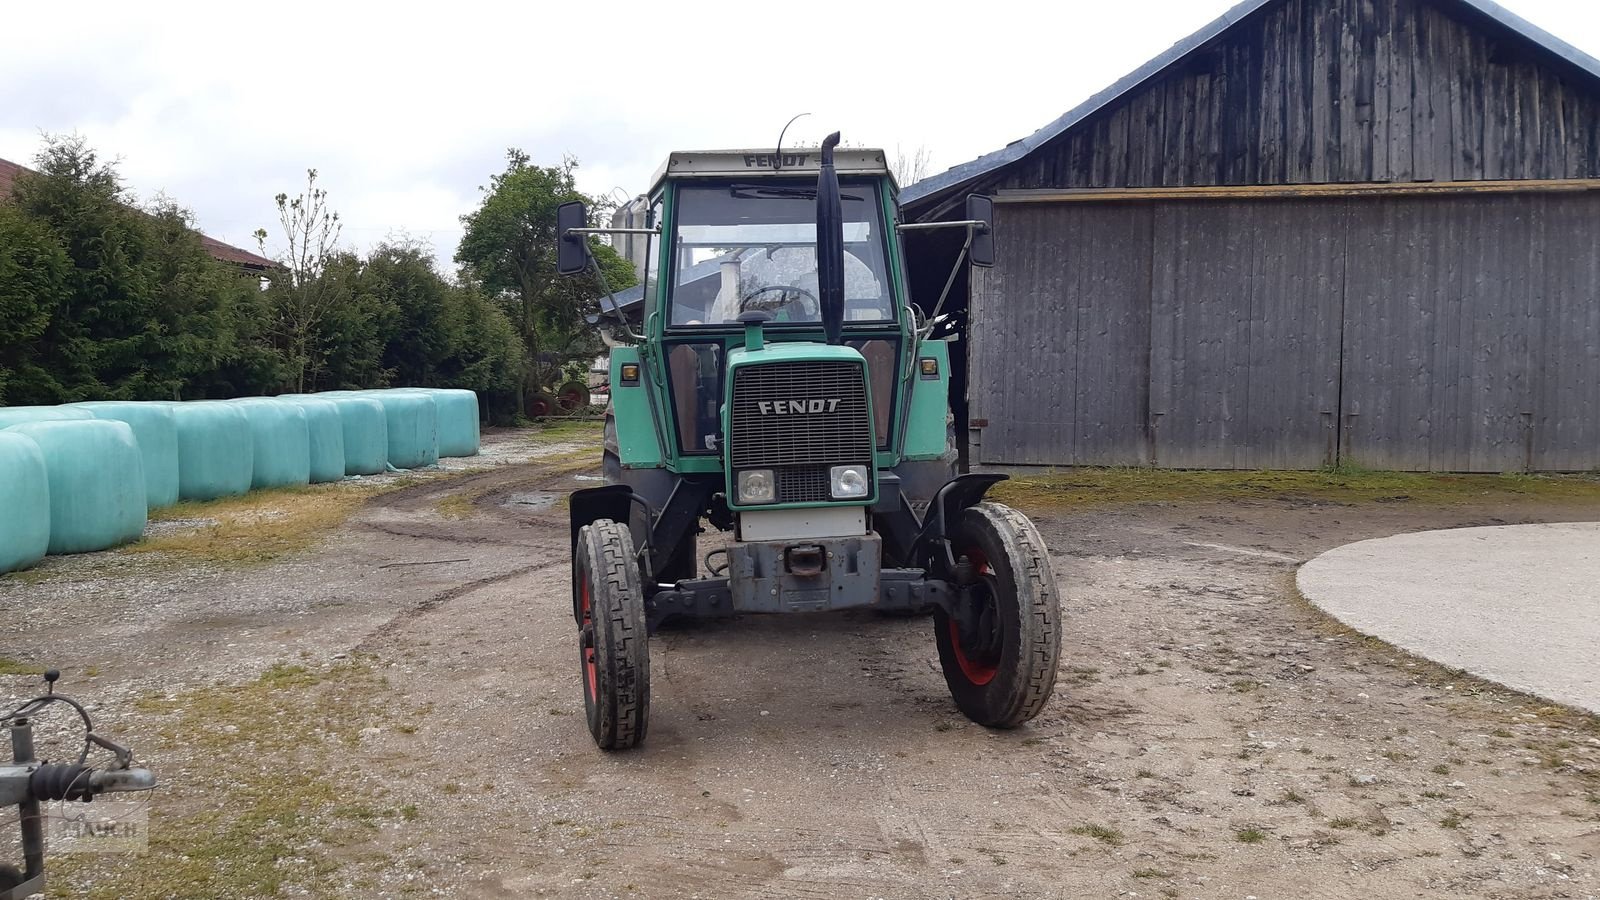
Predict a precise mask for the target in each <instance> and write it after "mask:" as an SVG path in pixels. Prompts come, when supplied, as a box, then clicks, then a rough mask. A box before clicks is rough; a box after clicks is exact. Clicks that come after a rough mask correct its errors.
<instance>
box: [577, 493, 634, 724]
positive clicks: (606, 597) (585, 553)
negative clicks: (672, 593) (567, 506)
mask: <svg viewBox="0 0 1600 900" xmlns="http://www.w3.org/2000/svg"><path fill="white" fill-rule="evenodd" d="M572 591H573V604H574V606H575V607H576V609H577V611H578V623H579V624H578V664H579V669H578V674H579V677H580V678H581V679H582V682H583V706H584V712H585V713H586V714H587V716H588V720H589V733H590V734H591V735H593V736H594V742H595V743H596V744H598V745H599V746H600V749H602V750H626V749H628V748H630V747H635V746H637V745H638V744H639V743H640V742H642V741H643V740H644V734H645V726H646V725H647V724H648V721H649V717H650V647H649V636H648V632H647V631H646V629H645V613H644V590H643V588H642V587H641V586H640V583H639V567H638V560H637V559H636V557H635V554H634V552H633V537H632V536H631V535H630V534H629V533H628V528H627V526H626V525H619V524H617V523H616V522H613V521H611V520H609V519H601V520H599V521H597V522H593V523H591V524H589V525H585V526H584V527H583V528H582V529H580V530H579V532H578V547H577V550H576V552H575V553H574V554H573V560H572Z"/></svg>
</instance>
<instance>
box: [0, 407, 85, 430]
mask: <svg viewBox="0 0 1600 900" xmlns="http://www.w3.org/2000/svg"><path fill="white" fill-rule="evenodd" d="M92 418H94V413H91V412H88V411H87V410H82V409H78V408H77V407H74V406H0V428H10V427H11V426H13V425H21V424H23V423H25V422H57V421H61V420H63V419H92Z"/></svg>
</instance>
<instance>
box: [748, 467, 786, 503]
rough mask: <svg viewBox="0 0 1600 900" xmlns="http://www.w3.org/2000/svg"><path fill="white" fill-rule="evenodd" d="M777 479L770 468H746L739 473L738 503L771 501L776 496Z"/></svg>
mask: <svg viewBox="0 0 1600 900" xmlns="http://www.w3.org/2000/svg"><path fill="white" fill-rule="evenodd" d="M777 484H778V480H777V478H776V477H774V476H773V474H772V470H771V469H747V470H745V471H743V472H740V473H739V503H740V504H742V505H749V504H751V503H771V502H772V501H773V499H774V498H775V497H777Z"/></svg>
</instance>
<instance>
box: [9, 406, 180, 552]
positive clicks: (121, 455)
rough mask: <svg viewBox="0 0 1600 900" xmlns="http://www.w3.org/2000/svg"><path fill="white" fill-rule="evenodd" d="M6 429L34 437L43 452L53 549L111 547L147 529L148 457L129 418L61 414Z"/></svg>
mask: <svg viewBox="0 0 1600 900" xmlns="http://www.w3.org/2000/svg"><path fill="white" fill-rule="evenodd" d="M8 431H9V432H15V433H17V434H23V435H26V436H28V437H30V438H32V439H33V441H34V443H36V444H38V445H39V451H40V453H42V454H43V455H44V468H45V475H46V479H47V480H48V482H49V491H50V553H52V554H59V553H90V552H93V551H95V550H107V549H110V548H112V547H116V546H120V545H122V544H126V543H129V542H130V541H136V540H138V539H139V536H140V535H142V534H144V525H145V518H146V516H147V515H148V514H149V509H148V507H146V506H145V500H144V490H145V489H144V460H143V459H142V458H141V457H140V456H139V442H138V441H137V440H136V439H135V438H134V436H133V429H132V428H129V427H128V423H126V422H113V421H110V420H107V419H57V420H51V421H43V422H29V423H26V424H23V425H15V426H12V427H11V428H10V429H8Z"/></svg>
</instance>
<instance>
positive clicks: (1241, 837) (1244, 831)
mask: <svg viewBox="0 0 1600 900" xmlns="http://www.w3.org/2000/svg"><path fill="white" fill-rule="evenodd" d="M1233 839H1234V840H1236V841H1238V842H1239V843H1241V844H1259V843H1261V842H1262V841H1264V840H1266V839H1267V833H1266V832H1265V831H1262V830H1261V829H1259V828H1241V829H1239V830H1238V831H1236V832H1234V835H1233Z"/></svg>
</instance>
